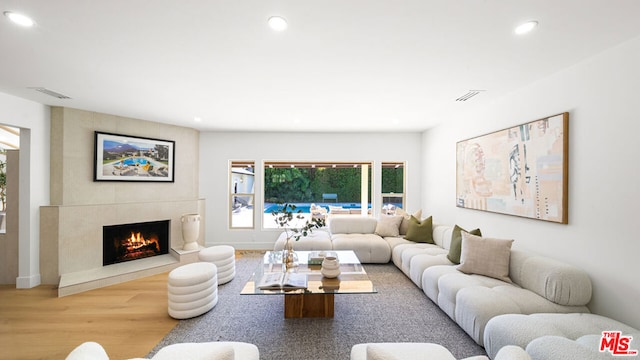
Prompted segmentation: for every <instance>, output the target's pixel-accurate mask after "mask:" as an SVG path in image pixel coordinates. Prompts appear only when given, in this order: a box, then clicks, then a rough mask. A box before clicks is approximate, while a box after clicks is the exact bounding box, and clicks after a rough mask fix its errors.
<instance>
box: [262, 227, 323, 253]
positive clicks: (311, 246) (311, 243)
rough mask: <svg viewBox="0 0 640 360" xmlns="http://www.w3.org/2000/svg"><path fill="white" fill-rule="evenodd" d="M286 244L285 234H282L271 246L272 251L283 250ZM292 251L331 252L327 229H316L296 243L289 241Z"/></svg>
mask: <svg viewBox="0 0 640 360" xmlns="http://www.w3.org/2000/svg"><path fill="white" fill-rule="evenodd" d="M286 242H287V233H285V232H282V233H281V234H280V236H279V237H278V239H277V240H276V243H275V244H274V245H273V250H274V251H280V250H282V249H284V246H285V244H286ZM290 242H291V246H292V247H293V250H299V251H312V250H331V246H332V245H331V235H330V234H329V231H328V229H327V228H321V229H316V230H314V231H313V232H312V233H310V234H308V235H307V236H302V237H300V239H299V240H298V241H295V240H293V239H292V240H290Z"/></svg>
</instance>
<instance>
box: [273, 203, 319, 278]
mask: <svg viewBox="0 0 640 360" xmlns="http://www.w3.org/2000/svg"><path fill="white" fill-rule="evenodd" d="M271 215H273V217H274V221H275V222H276V224H278V227H279V228H282V229H284V231H285V233H286V237H287V240H286V242H285V245H284V248H283V250H282V264H283V265H284V266H283V270H289V269H291V268H293V267H295V266H296V265H297V262H298V256H297V255H296V253H295V251H294V249H293V243H292V242H291V239H293V240H294V241H298V240H300V238H301V237H304V236H307V235H309V234H311V233H312V232H313V229H317V228H321V227H323V226H325V221H324V218H314V217H311V219H307V220H305V216H304V215H302V210H297V211H296V206H295V205H293V204H288V203H285V204H283V205H282V206H280V204H278V209H277V210H273V211H272V212H271ZM300 224H302V226H299V225H300Z"/></svg>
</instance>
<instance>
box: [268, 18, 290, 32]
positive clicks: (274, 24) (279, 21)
mask: <svg viewBox="0 0 640 360" xmlns="http://www.w3.org/2000/svg"><path fill="white" fill-rule="evenodd" d="M267 23H269V27H271V28H272V29H273V30H275V31H284V30H285V29H286V28H287V20H286V19H285V18H283V17H282V16H272V17H270V18H269V20H267Z"/></svg>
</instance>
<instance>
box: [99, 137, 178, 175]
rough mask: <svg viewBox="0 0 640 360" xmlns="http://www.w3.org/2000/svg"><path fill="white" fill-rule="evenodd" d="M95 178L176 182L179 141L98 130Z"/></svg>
mask: <svg viewBox="0 0 640 360" xmlns="http://www.w3.org/2000/svg"><path fill="white" fill-rule="evenodd" d="M94 154H95V155H94V174H93V181H141V182H173V176H174V172H175V167H174V163H173V162H174V158H175V142H174V141H170V140H160V139H151V138H145V137H136V136H129V135H120V134H110V133H105V132H99V131H96V132H95V152H94Z"/></svg>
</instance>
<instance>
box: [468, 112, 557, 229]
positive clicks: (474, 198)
mask: <svg viewBox="0 0 640 360" xmlns="http://www.w3.org/2000/svg"><path fill="white" fill-rule="evenodd" d="M568 130H569V113H562V114H558V115H554V116H550V117H548V118H544V119H540V120H536V121H532V122H529V123H526V124H522V125H518V126H514V127H512V128H509V129H504V130H500V131H496V132H493V133H490V134H487V135H482V136H478V137H475V138H472V139H468V140H463V141H460V142H458V143H457V148H456V152H457V154H456V201H457V206H458V207H463V208H468V209H476V210H484V211H490V212H496V213H501V214H508V215H515V216H521V217H527V218H532V219H539V220H545V221H551V222H557V223H561V224H567V223H568V219H567V217H568V211H567V210H568V209H567V186H568V149H569V144H568Z"/></svg>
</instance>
